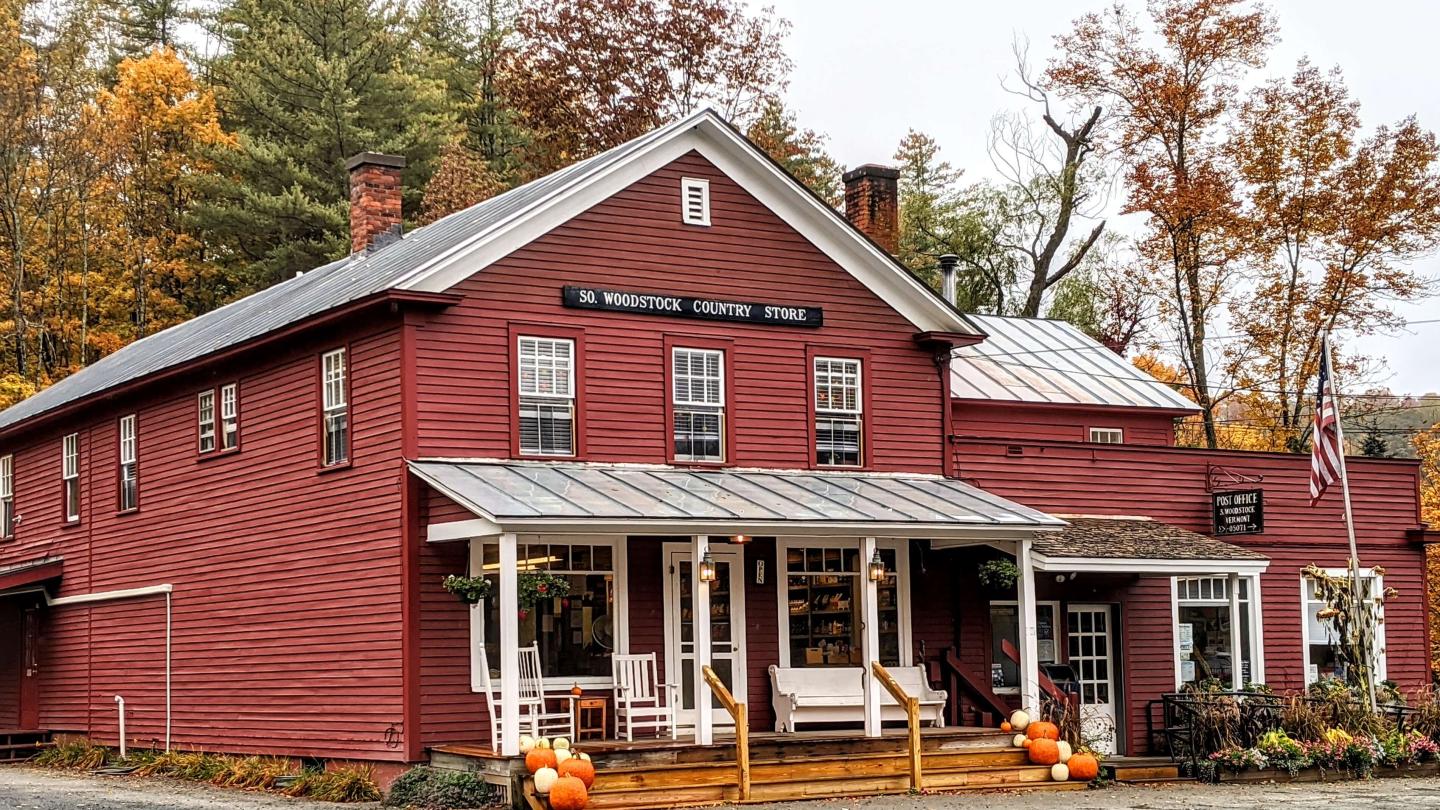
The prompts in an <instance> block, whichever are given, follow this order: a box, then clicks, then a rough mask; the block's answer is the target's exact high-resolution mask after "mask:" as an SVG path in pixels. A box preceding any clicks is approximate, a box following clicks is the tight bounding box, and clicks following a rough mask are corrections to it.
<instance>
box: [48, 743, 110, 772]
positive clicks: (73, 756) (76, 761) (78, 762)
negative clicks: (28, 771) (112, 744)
mask: <svg viewBox="0 0 1440 810" xmlns="http://www.w3.org/2000/svg"><path fill="white" fill-rule="evenodd" d="M109 758H110V749H108V748H106V747H105V746H103V745H96V744H95V743H93V742H90V740H88V739H86V738H84V737H80V738H77V739H73V740H67V741H65V742H62V743H56V744H55V745H53V746H51V747H49V748H46V749H45V750H44V751H42V752H40V755H39V756H37V757H35V759H34V763H35V764H36V765H39V766H40V767H42V768H57V769H60V770H66V771H92V770H94V769H96V768H99V767H100V766H102V765H104V764H105V761H106V760H107V759H109Z"/></svg>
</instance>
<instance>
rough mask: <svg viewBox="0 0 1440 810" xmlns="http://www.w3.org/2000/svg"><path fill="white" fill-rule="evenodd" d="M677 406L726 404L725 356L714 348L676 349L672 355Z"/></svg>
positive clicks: (672, 391)
mask: <svg viewBox="0 0 1440 810" xmlns="http://www.w3.org/2000/svg"><path fill="white" fill-rule="evenodd" d="M670 368H671V378H672V381H671V396H672V397H673V398H672V402H673V403H674V404H675V405H707V406H714V407H724V405H725V356H724V354H723V353H722V352H720V351H717V350H714V349H675V350H674V352H673V353H672V356H671V366H670Z"/></svg>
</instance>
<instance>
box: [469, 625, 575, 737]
mask: <svg viewBox="0 0 1440 810" xmlns="http://www.w3.org/2000/svg"><path fill="white" fill-rule="evenodd" d="M479 652H480V682H481V686H482V687H483V691H484V693H485V709H486V711H487V712H489V714H490V747H491V748H492V749H493V750H495V751H499V750H500V714H501V707H500V704H499V701H498V700H496V697H495V685H494V682H493V681H492V680H491V676H490V659H489V656H487V655H486V653H485V648H484V647H481V648H480V650H479ZM519 685H520V705H519V707H518V708H519V710H520V729H521V731H522V732H524V733H526V734H531V735H533V736H536V737H546V736H550V735H555V734H559V735H564V736H566V737H569V738H571V739H574V737H575V696H574V695H572V694H570V692H569V690H566V691H565V692H564V693H561V692H559V691H553V690H552V691H549V692H548V693H547V691H546V689H545V678H544V676H543V675H542V674H541V672H540V648H539V647H538V646H536V645H533V644H532V645H531V646H529V647H521V648H520V684H519ZM555 701H563V702H564V704H565V710H564V711H547V703H548V702H555Z"/></svg>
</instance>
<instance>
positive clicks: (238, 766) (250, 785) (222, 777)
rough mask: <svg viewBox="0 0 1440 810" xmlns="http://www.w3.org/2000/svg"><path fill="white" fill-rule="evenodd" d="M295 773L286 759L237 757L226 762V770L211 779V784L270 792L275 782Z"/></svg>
mask: <svg viewBox="0 0 1440 810" xmlns="http://www.w3.org/2000/svg"><path fill="white" fill-rule="evenodd" d="M294 772H295V767H294V766H293V765H291V764H290V760H289V759H286V758H284V757H243V758H242V757H235V758H232V759H229V760H226V767H225V770H223V771H221V772H220V773H218V774H216V775H215V776H214V777H212V778H211V779H210V784H212V785H218V786H220V787H228V788H245V789H247V790H270V789H272V788H274V787H275V780H276V779H277V778H279V777H281V776H289V775H290V774H292V773H294Z"/></svg>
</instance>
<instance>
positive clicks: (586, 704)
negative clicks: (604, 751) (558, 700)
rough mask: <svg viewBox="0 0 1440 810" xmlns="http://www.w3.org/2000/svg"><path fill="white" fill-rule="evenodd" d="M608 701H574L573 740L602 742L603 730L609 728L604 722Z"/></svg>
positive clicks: (597, 699) (601, 698)
mask: <svg viewBox="0 0 1440 810" xmlns="http://www.w3.org/2000/svg"><path fill="white" fill-rule="evenodd" d="M609 705H610V701H608V700H606V699H605V698H603V697H591V698H579V699H578V700H576V701H575V739H577V740H603V739H605V730H606V729H607V728H609V725H607V723H606V722H605V721H606V717H605V714H606V709H607V707H608V706H609Z"/></svg>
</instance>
